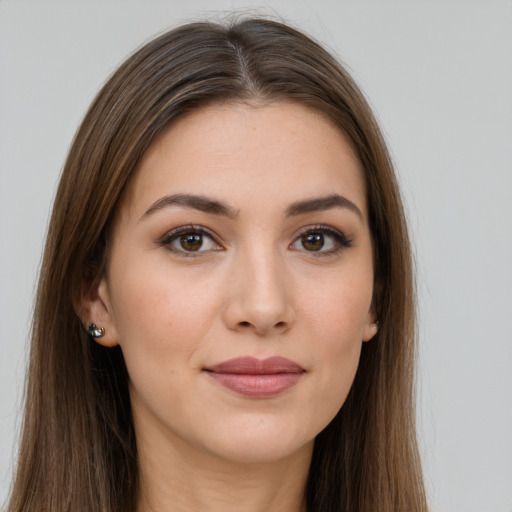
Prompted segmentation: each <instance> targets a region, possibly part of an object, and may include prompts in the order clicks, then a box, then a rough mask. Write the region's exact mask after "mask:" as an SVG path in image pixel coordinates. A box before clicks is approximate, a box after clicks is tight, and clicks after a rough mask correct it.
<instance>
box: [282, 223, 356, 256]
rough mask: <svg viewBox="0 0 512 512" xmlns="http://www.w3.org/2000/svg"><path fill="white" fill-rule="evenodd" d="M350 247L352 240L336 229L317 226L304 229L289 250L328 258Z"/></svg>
mask: <svg viewBox="0 0 512 512" xmlns="http://www.w3.org/2000/svg"><path fill="white" fill-rule="evenodd" d="M351 246H352V240H350V239H348V238H347V237H346V236H345V234H344V233H343V232H341V231H339V230H338V229H335V228H332V227H330V226H325V225H318V226H311V227H310V228H307V227H306V228H305V229H304V230H303V231H302V233H300V234H299V235H298V236H297V238H296V239H295V240H294V242H293V243H292V244H291V245H290V249H292V250H294V251H302V252H307V253H317V256H328V255H332V254H336V253H338V252H339V251H341V250H343V249H346V248H348V247H351Z"/></svg>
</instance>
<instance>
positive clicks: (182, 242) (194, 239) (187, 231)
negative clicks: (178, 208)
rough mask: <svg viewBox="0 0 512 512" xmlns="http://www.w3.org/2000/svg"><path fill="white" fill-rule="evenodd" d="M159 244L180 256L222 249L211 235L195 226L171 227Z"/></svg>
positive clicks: (196, 254) (197, 254)
mask: <svg viewBox="0 0 512 512" xmlns="http://www.w3.org/2000/svg"><path fill="white" fill-rule="evenodd" d="M160 244H161V245H162V246H163V247H166V248H168V249H169V250H171V251H172V252H174V253H176V254H179V255H181V256H199V255H202V254H204V253H209V252H212V251H221V250H222V246H220V245H219V244H217V243H216V242H215V239H214V238H213V236H212V235H210V234H209V233H207V232H206V231H204V230H203V229H201V228H197V227H195V226H180V227H178V228H176V229H173V230H172V231H170V232H169V233H167V234H166V235H165V236H164V238H162V240H161V241H160Z"/></svg>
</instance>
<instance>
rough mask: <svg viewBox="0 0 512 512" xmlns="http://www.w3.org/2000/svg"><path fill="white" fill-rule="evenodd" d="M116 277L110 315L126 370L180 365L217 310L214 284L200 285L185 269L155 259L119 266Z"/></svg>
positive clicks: (193, 349) (195, 344)
mask: <svg viewBox="0 0 512 512" xmlns="http://www.w3.org/2000/svg"><path fill="white" fill-rule="evenodd" d="M121 275H123V276H126V277H125V278H124V279H120V278H119V276H121ZM117 277H118V278H117V280H116V281H115V282H116V283H118V285H117V287H116V289H115V290H114V293H113V301H112V303H113V307H114V310H113V317H114V322H115V325H116V329H117V332H118V335H119V344H120V345H121V348H122V350H123V353H124V355H125V359H126V363H127V365H128V369H129V371H130V375H131V374H132V373H133V372H136V371H137V372H142V371H144V368H146V371H148V369H150V368H154V367H155V365H154V363H158V366H161V367H163V366H165V367H166V368H167V369H171V368H175V369H176V371H179V369H180V365H182V364H183V362H184V361H188V360H189V359H190V358H191V357H193V354H194V352H195V350H196V349H197V348H198V346H199V344H200V341H201V339H203V338H204V335H205V332H206V331H207V329H208V325H209V324H210V322H211V315H212V312H214V311H215V310H216V307H215V293H214V292H213V286H205V287H204V288H203V289H202V290H198V289H197V287H195V286H194V285H193V282H194V281H193V280H192V281H191V280H190V279H186V278H185V277H184V275H183V273H179V272H173V273H172V274H171V273H170V272H169V270H168V269H166V268H165V267H163V268H161V269H160V270H158V269H157V268H155V265H147V266H146V267H144V268H137V269H134V268H132V267H123V268H119V269H118V270H117ZM114 278H115V276H113V279H114ZM151 363H153V364H151Z"/></svg>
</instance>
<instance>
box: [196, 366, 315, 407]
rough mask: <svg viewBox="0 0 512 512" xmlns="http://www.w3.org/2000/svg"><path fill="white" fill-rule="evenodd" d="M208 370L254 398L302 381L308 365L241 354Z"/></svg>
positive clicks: (219, 380) (227, 385) (227, 384)
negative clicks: (241, 355)
mask: <svg viewBox="0 0 512 512" xmlns="http://www.w3.org/2000/svg"><path fill="white" fill-rule="evenodd" d="M204 371H205V372H206V373H207V374H208V375H209V376H210V377H211V378H213V379H214V380H215V381H217V382H218V383H219V384H221V385H222V386H224V387H226V388H228V389H230V390H231V391H234V392H236V393H238V394H241V395H244V396H248V397H253V398H268V397H272V396H276V395H279V394H281V393H283V392H284V391H286V390H287V389H289V388H291V387H292V386H294V385H295V384H297V383H298V382H299V380H300V379H301V378H302V377H303V376H304V374H305V369H304V368H303V367H302V366H300V365H299V364H297V363H295V362H294V361H291V360H289V359H286V358H284V357H278V356H275V357H269V358H267V359H257V358H254V357H237V358H234V359H229V360H228V361H223V362H221V363H219V364H216V365H214V366H210V367H207V368H205V369H204Z"/></svg>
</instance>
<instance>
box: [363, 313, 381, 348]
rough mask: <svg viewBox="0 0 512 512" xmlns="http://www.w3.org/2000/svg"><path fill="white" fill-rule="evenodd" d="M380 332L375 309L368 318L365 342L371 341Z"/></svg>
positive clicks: (365, 326) (364, 328) (364, 331)
mask: <svg viewBox="0 0 512 512" xmlns="http://www.w3.org/2000/svg"><path fill="white" fill-rule="evenodd" d="M378 330H379V322H378V321H377V320H376V319H375V313H374V312H373V308H372V309H371V310H370V312H369V313H368V315H367V317H366V323H365V325H364V327H363V341H370V340H371V339H372V338H373V337H374V336H375V335H376V334H377V331H378Z"/></svg>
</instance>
